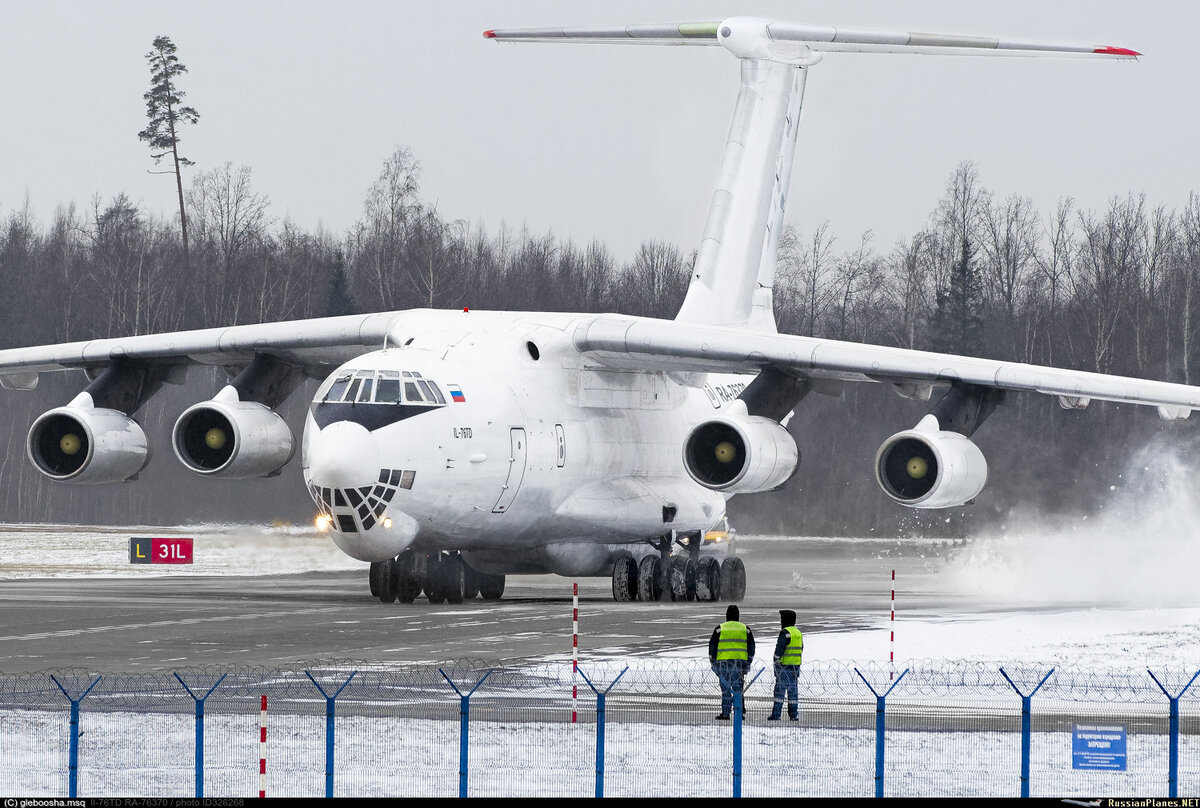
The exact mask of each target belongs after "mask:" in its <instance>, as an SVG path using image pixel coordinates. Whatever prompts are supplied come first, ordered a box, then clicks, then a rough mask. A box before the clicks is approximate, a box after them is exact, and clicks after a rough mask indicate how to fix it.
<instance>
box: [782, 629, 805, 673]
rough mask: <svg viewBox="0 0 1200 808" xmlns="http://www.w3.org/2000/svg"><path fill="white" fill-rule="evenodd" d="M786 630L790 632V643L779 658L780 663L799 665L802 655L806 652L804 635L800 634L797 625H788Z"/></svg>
mask: <svg viewBox="0 0 1200 808" xmlns="http://www.w3.org/2000/svg"><path fill="white" fill-rule="evenodd" d="M784 631H786V632H787V633H788V644H787V647H786V648H784V649H783V656H781V657H780V658H779V664H780V665H799V664H800V656H801V654H803V653H804V637H803V635H801V634H800V629H798V628H796V627H795V626H788V627H787V628H785V629H784Z"/></svg>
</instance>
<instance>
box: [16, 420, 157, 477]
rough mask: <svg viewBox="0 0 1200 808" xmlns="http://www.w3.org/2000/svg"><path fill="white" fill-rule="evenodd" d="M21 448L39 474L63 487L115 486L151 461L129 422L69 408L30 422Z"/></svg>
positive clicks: (138, 430)
mask: <svg viewBox="0 0 1200 808" xmlns="http://www.w3.org/2000/svg"><path fill="white" fill-rule="evenodd" d="M25 449H26V452H27V453H28V455H29V460H30V461H31V462H32V463H33V465H34V466H35V467H37V470H38V471H40V472H41V473H42V474H45V475H46V476H47V477H49V478H50V479H51V480H58V481H59V482H64V483H82V484H91V483H119V482H121V481H123V480H128V479H129V478H131V477H133V476H134V475H136V474H137V473H138V472H139V471H141V470H142V469H143V468H144V467H145V465H146V462H147V461H148V460H149V459H150V448H149V446H148V444H147V443H146V433H145V432H144V431H143V430H142V427H141V426H140V425H139V424H138V423H137V422H136V421H134V420H133V419H132V418H130V417H129V416H127V415H125V414H124V413H122V412H119V411H117V410H110V409H103V408H95V407H78V406H72V405H70V404H68V405H67V406H65V407H58V408H57V409H53V410H50V411H49V412H46V413H43V414H42V415H41V416H40V417H39V418H38V419H37V420H36V421H34V422H33V426H31V427H30V428H29V438H28V440H27V441H26V445H25Z"/></svg>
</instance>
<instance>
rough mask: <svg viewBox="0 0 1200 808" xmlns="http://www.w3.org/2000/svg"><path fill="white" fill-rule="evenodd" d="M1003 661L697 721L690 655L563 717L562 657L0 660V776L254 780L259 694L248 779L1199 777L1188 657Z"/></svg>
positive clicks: (916, 784)
mask: <svg viewBox="0 0 1200 808" xmlns="http://www.w3.org/2000/svg"><path fill="white" fill-rule="evenodd" d="M622 664H624V663H622ZM1007 667H1008V669H1006V668H1005V667H992V666H983V665H977V664H967V663H959V664H951V663H921V664H914V665H911V666H910V667H909V668H908V669H907V670H905V671H903V672H902V673H900V675H899V676H896V675H895V673H894V672H891V671H885V670H883V669H881V668H878V667H873V666H859V665H849V664H841V663H824V664H822V663H815V664H814V663H810V664H808V665H805V666H804V667H803V668H802V669H801V674H800V681H799V685H800V701H801V711H800V720H799V721H797V722H770V723H769V722H767V721H766V720H765V719H766V715H767V712H768V711H769V709H770V706H771V701H772V696H771V678H772V677H770V676H765V677H764V676H761V675H762V674H763V673H764V671H763V670H759V671H758V672H757V673H755V674H754V675H753V676H752V677H750V678H749V680H748V682H747V684H746V687H745V690H744V692H743V693H738V694H735V699H736V700H737V701H736V703H735V706H734V710H733V718H734V720H733V721H730V722H715V721H714V720H713V717H714V715H715V710H716V706H717V703H718V702H719V692H718V687H717V683H716V681H715V678H714V677H713V676H712V674H711V673H709V672H708V670H707V665H703V664H693V663H692V662H690V661H687V662H678V663H673V664H663V663H658V664H654V663H646V664H637V663H630V664H624V667H622V668H618V667H616V666H615V665H608V664H603V663H595V664H591V665H588V664H581V665H580V666H579V673H580V675H582V676H583V679H584V681H585V682H586V683H587V685H588V687H589V688H591V691H592V696H593V698H592V699H589V700H588V701H585V702H584V703H585V704H588V707H589V708H590V709H589V708H585V709H583V710H581V711H580V714H579V723H577V724H576V723H572V720H571V716H572V704H571V698H570V694H571V686H572V678H571V666H570V663H563V664H537V665H535V664H530V665H514V664H511V663H510V664H506V665H488V664H485V663H482V662H471V661H462V662H459V663H456V664H454V665H445V666H438V667H434V668H412V669H407V668H406V669H369V668H367V667H366V666H363V665H360V664H348V663H339V664H330V663H327V664H325V665H321V666H309V667H308V668H306V669H304V670H303V671H301V672H299V673H298V672H295V671H279V670H274V671H268V670H264V669H255V668H244V669H236V670H226V671H212V670H188V671H173V672H171V673H170V674H144V675H128V674H110V673H105V674H98V673H95V672H90V671H55V672H47V673H40V674H24V675H19V676H0V792H3V793H9V794H22V795H30V796H34V795H39V796H41V795H45V796H52V795H61V794H63V793H64V792H65V793H66V795H67V796H70V797H76V796H79V795H86V796H108V795H125V796H128V795H147V796H192V795H194V796H196V797H212V796H214V795H232V796H247V795H251V794H254V793H256V792H257V791H258V779H257V775H258V771H259V769H258V761H259V754H260V748H259V744H258V737H259V736H258V726H259V713H258V704H259V698H260V696H261V695H269V696H270V704H271V712H270V714H269V718H268V720H269V722H270V724H271V727H272V729H271V731H270V733H269V734H268V744H267V748H268V751H267V755H268V758H269V760H270V763H269V765H268V768H267V771H268V773H269V775H268V788H267V794H268V796H274V795H281V796H282V795H292V796H315V795H319V794H321V793H323V794H324V795H325V796H327V797H332V796H350V795H405V796H409V795H411V796H426V795H429V796H439V795H441V796H449V795H452V794H454V793H457V794H458V795H459V796H463V797H465V796H468V795H469V796H505V795H507V796H526V795H528V796H536V795H548V794H555V795H567V796H590V795H594V796H596V797H602V796H606V795H608V796H684V795H695V796H729V795H732V796H735V797H737V796H742V795H743V793H744V794H746V795H747V796H767V795H795V796H803V795H836V796H866V795H870V794H874V795H875V796H877V797H882V796H900V795H903V796H1017V795H1018V794H1019V795H1020V796H1022V797H1028V796H1030V795H1034V796H1088V795H1096V794H1102V795H1105V796H1135V797H1152V796H1170V797H1176V796H1178V794H1179V793H1185V794H1194V793H1200V709H1197V708H1198V706H1200V703H1198V702H1197V698H1196V694H1195V689H1193V684H1194V683H1195V681H1196V680H1197V677H1200V671H1190V670H1157V671H1145V672H1138V671H1115V670H1113V671H1067V670H1061V669H1051V670H1049V672H1046V671H1045V669H1042V670H1040V671H1039V670H1037V669H1036V668H1033V667H1026V668H1023V669H1021V668H1017V669H1013V668H1011V666H1007ZM760 677H761V679H763V680H765V681H764V683H761V684H760V683H759V680H760ZM605 682H607V685H605V684H604V683H605ZM447 684H449V685H450V688H447V687H446V685H447ZM756 685H757V686H756ZM864 685H865V687H864ZM314 687H315V689H314ZM1014 694H1015V697H1014ZM1035 694H1036V695H1037V696H1038V698H1037V699H1036V701H1035V700H1034V696H1035ZM64 696H65V697H66V704H64V702H63V697H64ZM455 697H457V702H458V703H457V704H455V703H454V702H455ZM589 702H590V704H589ZM743 704H744V705H745V707H746V709H747V717H746V719H745V721H743V720H742V710H741V709H739V708H740V707H741V706H742V705H743ZM1035 705H1036V709H1035ZM64 707H67V708H68V709H67V710H66V711H64ZM455 707H457V710H456V709H455ZM188 713H193V714H194V717H193V719H192V721H191V722H190V723H191V724H192V727H191V731H190V732H189V731H188V729H189V728H188V726H187V724H188V723H189V722H188ZM335 714H336V715H338V716H340V720H338V721H337V722H336V724H335ZM322 718H323V719H324V721H323V722H322V721H321V719H322ZM455 718H457V719H458V720H457V721H455ZM322 724H323V728H324V732H323V733H322V731H321V729H322ZM589 724H590V725H591V726H590V727H589V726H588V725H589ZM1093 724H1099V725H1103V726H1105V727H1108V728H1109V729H1111V730H1112V731H1113V733H1114V735H1113V737H1119V738H1120V751H1121V754H1120V755H1119V756H1114V757H1113V760H1112V761H1111V762H1110V763H1109V764H1108V768H1109V770H1108V771H1096V770H1094V769H1089V768H1088V767H1087V766H1080V765H1079V755H1078V753H1075V754H1074V755H1073V754H1072V747H1071V743H1072V732H1073V730H1074V732H1075V734H1076V735H1077V734H1078V727H1079V726H1080V725H1085V726H1089V725H1093ZM63 730H65V734H64V732H63ZM206 733H207V738H208V739H209V743H208V744H207V745H206ZM214 738H215V743H214V742H212V741H213V740H214ZM456 748H457V753H458V754H457V755H455V754H454V752H455V749H456ZM885 749H886V751H887V753H888V754H887V755H886V756H885ZM335 750H336V751H337V752H338V754H337V756H336V758H335V754H334V753H335ZM64 753H65V754H64ZM335 761H336V766H335ZM456 761H457V763H456ZM189 764H190V766H189ZM335 773H336V774H337V779H336V781H335ZM189 780H190V785H189ZM455 785H457V789H456V788H455ZM322 786H323V788H322Z"/></svg>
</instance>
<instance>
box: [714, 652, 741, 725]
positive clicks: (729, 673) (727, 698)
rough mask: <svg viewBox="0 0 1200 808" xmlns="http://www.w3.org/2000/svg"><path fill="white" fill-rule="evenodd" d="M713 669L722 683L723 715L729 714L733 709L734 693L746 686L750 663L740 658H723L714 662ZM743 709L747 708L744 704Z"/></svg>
mask: <svg viewBox="0 0 1200 808" xmlns="http://www.w3.org/2000/svg"><path fill="white" fill-rule="evenodd" d="M712 669H713V673H715V674H716V675H717V680H718V681H719V682H720V683H721V715H729V714H730V711H731V710H732V709H733V694H734V693H741V692H742V688H743V687H745V684H746V672H747V671H748V670H750V663H749V662H744V661H742V660H740V659H722V660H720V661H719V662H715V663H713V666H712ZM742 709H743V710H744V709H745V705H742Z"/></svg>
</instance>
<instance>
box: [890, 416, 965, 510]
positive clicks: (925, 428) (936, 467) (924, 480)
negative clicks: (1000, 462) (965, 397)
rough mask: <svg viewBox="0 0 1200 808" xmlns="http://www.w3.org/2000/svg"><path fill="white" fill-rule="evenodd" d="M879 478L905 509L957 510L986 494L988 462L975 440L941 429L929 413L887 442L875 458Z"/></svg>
mask: <svg viewBox="0 0 1200 808" xmlns="http://www.w3.org/2000/svg"><path fill="white" fill-rule="evenodd" d="M875 478H876V479H877V480H878V481H879V486H880V487H881V488H882V489H883V491H884V493H885V494H887V495H888V496H889V497H891V498H892V499H894V500H895V501H896V502H899V503H900V504H901V505H907V506H909V507H911V508H952V507H955V506H957V505H965V504H967V503H968V502H970V501H971V500H973V499H975V497H977V496H978V495H979V492H980V491H982V490H983V486H984V484H985V483H986V482H987V461H986V460H984V458H983V452H981V451H979V447H978V446H976V445H975V444H974V443H972V442H971V439H970V438H968V437H966V436H965V435H960V434H959V433H957V432H946V431H943V430H941V429H939V425H938V421H937V418H935V417H934V416H932V415H927V416H925V418H923V419H922V420H921V422H920V423H919V424H917V426H916V427H915V428H913V429H910V430H907V431H905V432H897V433H896V434H895V435H892V436H891V437H890V438H888V439H887V440H885V441H884V442H883V445H882V446H880V447H879V452H878V453H877V454H876V455H875Z"/></svg>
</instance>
